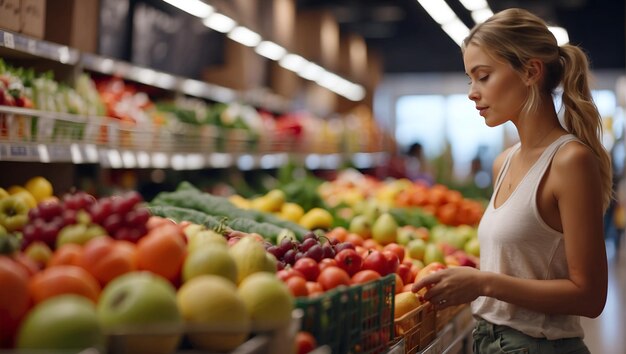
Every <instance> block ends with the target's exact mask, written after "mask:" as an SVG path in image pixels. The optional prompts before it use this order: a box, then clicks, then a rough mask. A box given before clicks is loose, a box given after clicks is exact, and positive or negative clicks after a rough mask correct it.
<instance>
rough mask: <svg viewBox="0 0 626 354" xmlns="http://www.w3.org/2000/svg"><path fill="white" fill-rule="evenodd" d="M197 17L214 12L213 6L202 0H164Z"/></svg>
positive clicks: (203, 16)
mask: <svg viewBox="0 0 626 354" xmlns="http://www.w3.org/2000/svg"><path fill="white" fill-rule="evenodd" d="M163 1H165V2H166V3H168V4H170V5H172V6H174V7H177V8H179V9H181V10H183V11H185V12H187V13H189V14H191V15H194V16H196V17H200V18H205V17H207V16H209V15H210V14H212V13H213V6H211V5H208V4H205V3H204V2H202V1H200V0H163Z"/></svg>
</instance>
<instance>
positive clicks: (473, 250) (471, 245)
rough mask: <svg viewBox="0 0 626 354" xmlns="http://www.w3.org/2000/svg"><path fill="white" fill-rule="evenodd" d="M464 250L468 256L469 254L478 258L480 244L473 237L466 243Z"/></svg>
mask: <svg viewBox="0 0 626 354" xmlns="http://www.w3.org/2000/svg"><path fill="white" fill-rule="evenodd" d="M464 249H465V252H467V253H468V254H471V255H472V256H474V257H480V244H479V243H478V238H477V237H473V238H471V239H470V240H469V241H467V242H466V243H465V247H464Z"/></svg>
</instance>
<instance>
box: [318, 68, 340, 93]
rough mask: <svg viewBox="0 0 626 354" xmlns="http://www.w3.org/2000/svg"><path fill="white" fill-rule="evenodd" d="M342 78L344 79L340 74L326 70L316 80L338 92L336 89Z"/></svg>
mask: <svg viewBox="0 0 626 354" xmlns="http://www.w3.org/2000/svg"><path fill="white" fill-rule="evenodd" d="M342 80H343V79H342V78H341V77H340V76H339V75H337V74H334V73H331V72H329V71H326V72H324V74H322V76H321V77H320V78H319V79H318V80H317V81H316V82H317V83H318V84H319V85H320V86H323V87H326V88H327V89H329V90H331V91H333V92H336V91H335V90H336V89H337V87H339V86H340V85H341V83H342Z"/></svg>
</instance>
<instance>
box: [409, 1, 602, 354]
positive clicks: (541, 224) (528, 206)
mask: <svg viewBox="0 0 626 354" xmlns="http://www.w3.org/2000/svg"><path fill="white" fill-rule="evenodd" d="M463 60H464V64H465V70H466V73H467V75H468V76H469V78H470V89H469V99H470V100H472V101H474V103H475V104H476V109H478V110H479V112H480V115H481V116H482V117H484V119H485V123H486V124H487V125H488V126H490V127H495V126H499V125H502V124H504V123H505V122H507V121H511V122H513V124H514V125H515V127H516V128H517V132H518V134H519V137H520V143H518V144H516V145H515V146H513V147H511V148H509V149H507V150H506V151H504V152H503V153H501V154H500V156H498V158H497V159H496V160H495V162H494V165H493V175H494V176H495V177H496V178H495V182H494V193H493V194H492V197H491V201H490V203H489V205H488V207H487V210H486V211H485V214H484V216H483V218H482V220H481V223H480V226H479V229H478V234H479V241H480V248H481V250H480V253H481V258H480V270H477V269H475V268H469V267H454V268H449V269H445V270H442V271H439V272H436V273H434V274H431V275H429V276H426V277H424V278H423V279H421V280H418V281H417V282H416V283H415V285H414V287H413V291H418V290H420V289H422V288H425V289H428V290H427V291H425V294H424V298H425V299H427V300H428V301H430V302H431V303H432V304H434V305H435V306H436V307H438V308H443V307H447V306H450V305H457V304H462V303H468V302H472V312H473V313H474V316H475V317H476V318H477V325H476V328H475V330H474V332H473V336H474V351H475V352H477V353H502V352H507V353H531V354H532V353H589V350H588V349H587V347H586V346H585V344H584V343H583V340H582V337H583V330H582V328H581V325H580V323H579V320H580V317H579V316H586V317H596V316H598V315H600V313H602V310H603V309H604V305H605V302H606V295H607V258H606V249H605V244H604V237H603V230H602V229H603V225H602V215H603V212H604V210H605V209H606V207H607V206H608V204H609V200H610V199H611V166H610V165H611V162H610V159H609V156H608V154H607V152H606V151H605V150H604V148H603V147H602V145H601V143H600V137H599V134H600V132H601V119H600V114H599V112H598V110H597V109H596V106H595V105H594V103H593V101H592V98H591V92H590V88H589V68H588V62H587V58H586V56H585V54H584V52H583V51H582V50H581V49H580V48H578V47H576V46H573V45H569V44H566V45H563V46H561V47H559V46H558V45H557V41H556V39H555V37H554V36H553V35H552V33H551V32H550V31H549V30H548V28H547V26H546V24H545V22H544V21H543V20H541V19H540V18H538V17H536V16H535V15H533V14H531V13H529V12H527V11H526V10H521V9H507V10H504V11H502V12H500V13H497V14H496V15H494V16H492V17H491V18H490V19H488V20H487V21H485V22H484V23H482V24H478V25H477V26H476V27H474V28H473V29H472V31H471V32H470V34H469V36H468V37H467V38H466V39H465V40H464V42H463ZM559 85H562V89H563V105H564V109H565V111H564V113H565V115H564V125H565V127H562V126H561V125H560V123H559V120H558V118H557V112H556V108H555V106H554V103H553V97H552V95H553V94H554V90H555V88H556V87H557V86H559Z"/></svg>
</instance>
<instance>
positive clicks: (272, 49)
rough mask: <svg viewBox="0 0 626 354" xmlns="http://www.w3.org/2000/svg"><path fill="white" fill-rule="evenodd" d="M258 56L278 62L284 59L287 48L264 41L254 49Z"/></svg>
mask: <svg viewBox="0 0 626 354" xmlns="http://www.w3.org/2000/svg"><path fill="white" fill-rule="evenodd" d="M254 51H255V52H257V54H259V55H262V56H264V57H266V58H267V59H271V60H278V59H280V58H282V57H283V56H284V55H285V54H286V53H287V50H285V48H283V47H281V46H279V45H278V44H276V43H274V42H270V41H263V42H261V43H259V45H258V46H257V47H256V48H255V49H254Z"/></svg>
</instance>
